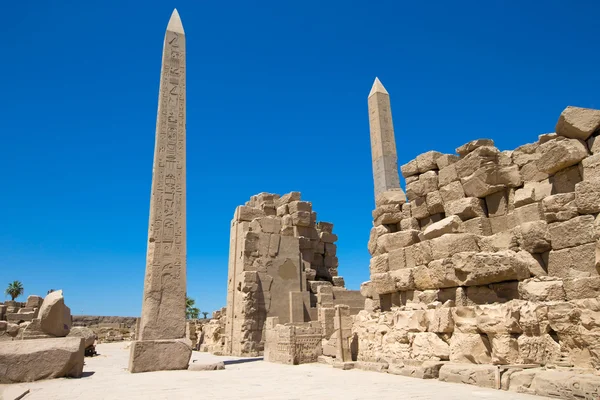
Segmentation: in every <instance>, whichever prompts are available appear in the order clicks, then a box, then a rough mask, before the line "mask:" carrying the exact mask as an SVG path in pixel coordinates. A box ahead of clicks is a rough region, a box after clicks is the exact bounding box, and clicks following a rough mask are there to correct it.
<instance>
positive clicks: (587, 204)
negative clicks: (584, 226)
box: [575, 179, 600, 214]
mask: <svg viewBox="0 0 600 400" xmlns="http://www.w3.org/2000/svg"><path fill="white" fill-rule="evenodd" d="M575 204H576V205H577V211H579V213H581V214H592V213H597V212H600V179H595V180H591V181H583V182H579V183H578V184H577V185H575Z"/></svg>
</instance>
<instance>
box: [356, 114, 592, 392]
mask: <svg viewBox="0 0 600 400" xmlns="http://www.w3.org/2000/svg"><path fill="white" fill-rule="evenodd" d="M599 128H600V111H598V110H590V109H582V108H576V107H568V108H567V109H565V110H564V112H563V113H562V114H561V116H560V119H559V121H558V123H557V126H556V133H552V134H545V135H541V136H540V137H539V140H538V141H537V142H535V143H530V144H526V145H523V146H521V147H519V148H517V149H515V150H514V151H500V150H498V149H497V148H496V147H495V146H494V143H493V141H492V140H490V139H479V140H475V141H472V142H469V143H467V144H465V145H463V146H461V147H459V148H458V149H457V150H456V152H457V155H454V154H441V153H438V152H435V151H430V152H427V153H424V154H421V155H419V156H418V157H417V158H416V159H414V160H412V161H410V162H408V163H407V164H405V165H403V166H402V167H401V171H402V175H403V176H404V178H405V180H406V196H405V195H404V192H403V191H402V190H401V189H392V190H387V191H384V192H381V193H379V194H378V195H377V197H376V208H375V210H374V211H373V220H374V227H373V228H372V230H371V234H370V239H369V243H368V249H369V252H370V253H371V255H372V258H371V262H370V275H371V279H370V281H368V282H365V283H364V284H363V285H362V286H361V292H362V293H363V295H364V296H365V297H366V299H367V300H366V307H365V311H362V312H361V313H359V315H357V316H356V318H355V324H354V333H355V335H356V336H357V338H358V341H359V347H358V360H359V361H362V362H365V363H378V362H383V363H386V364H388V365H389V368H392V365H394V367H393V368H394V369H395V370H397V369H398V367H397V366H398V365H413V364H414V361H413V360H416V361H420V362H430V363H431V362H434V365H438V367H435V368H432V367H431V365H429V366H428V367H427V368H425V367H419V368H421V369H423V368H425V369H426V370H427V371H429V372H428V373H432V375H435V376H436V377H437V374H438V373H439V374H440V376H441V373H440V372H439V369H440V367H439V364H435V362H436V361H449V362H450V363H470V364H493V365H514V364H536V365H540V366H544V365H550V366H554V365H559V366H560V365H569V366H573V367H577V368H592V369H597V368H600V345H599V343H600V303H599V296H600V274H599V271H600V243H599V237H600V217H599V216H598V213H599V212H600V147H599V146H598V145H599V143H600V140H599V139H597V138H598V135H599V133H600V132H599ZM378 368H379V367H378ZM436 368H437V371H436ZM443 368H444V367H442V370H443ZM408 369H409V370H410V369H413V370H414V367H408ZM432 371H433V372H432ZM424 373H425V372H423V371H421V372H420V374H424ZM511 390H512V389H511Z"/></svg>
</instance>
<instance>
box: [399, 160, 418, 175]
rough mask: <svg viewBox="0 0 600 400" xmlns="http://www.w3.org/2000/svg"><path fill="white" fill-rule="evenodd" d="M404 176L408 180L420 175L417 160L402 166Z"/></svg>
mask: <svg viewBox="0 0 600 400" xmlns="http://www.w3.org/2000/svg"><path fill="white" fill-rule="evenodd" d="M400 171H401V172H402V176H403V177H405V178H408V177H409V176H413V175H417V174H418V173H419V167H418V166H417V160H411V161H409V162H407V163H406V164H404V165H402V166H400Z"/></svg>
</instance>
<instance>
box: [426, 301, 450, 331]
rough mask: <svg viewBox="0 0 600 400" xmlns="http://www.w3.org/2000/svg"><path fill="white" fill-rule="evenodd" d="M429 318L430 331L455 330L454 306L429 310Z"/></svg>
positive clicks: (428, 328)
mask: <svg viewBox="0 0 600 400" xmlns="http://www.w3.org/2000/svg"><path fill="white" fill-rule="evenodd" d="M427 320H428V321H429V325H428V327H427V330H428V331H429V332H434V333H452V332H454V318H453V317H452V308H450V307H442V308H436V309H434V310H427Z"/></svg>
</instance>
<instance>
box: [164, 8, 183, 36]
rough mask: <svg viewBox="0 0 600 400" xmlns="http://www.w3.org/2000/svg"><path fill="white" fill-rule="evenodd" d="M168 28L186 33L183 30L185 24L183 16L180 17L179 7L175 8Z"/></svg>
mask: <svg viewBox="0 0 600 400" xmlns="http://www.w3.org/2000/svg"><path fill="white" fill-rule="evenodd" d="M167 30H168V31H171V32H175V33H181V34H182V35H185V32H184V31H183V24H182V23H181V18H179V13H178V12H177V9H174V10H173V14H171V19H170V20H169V25H167Z"/></svg>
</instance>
